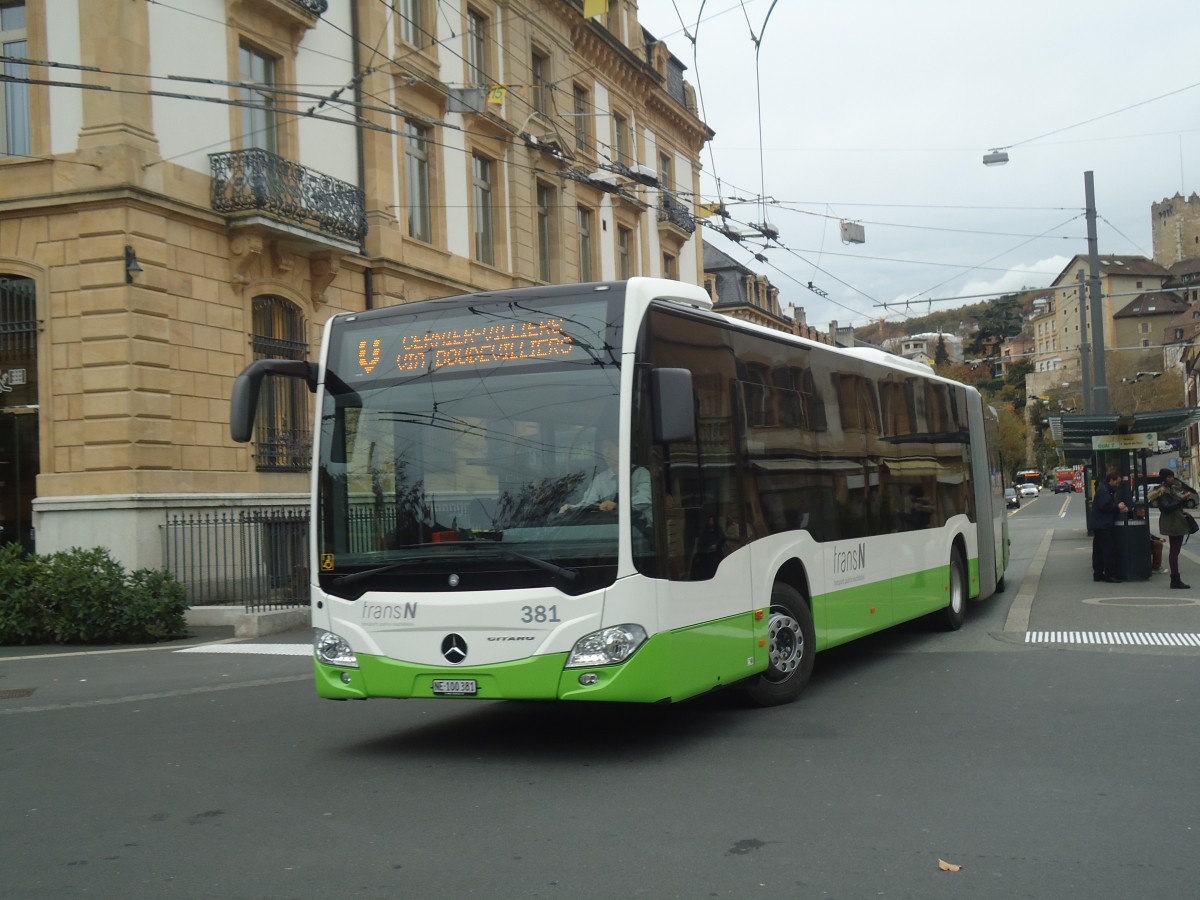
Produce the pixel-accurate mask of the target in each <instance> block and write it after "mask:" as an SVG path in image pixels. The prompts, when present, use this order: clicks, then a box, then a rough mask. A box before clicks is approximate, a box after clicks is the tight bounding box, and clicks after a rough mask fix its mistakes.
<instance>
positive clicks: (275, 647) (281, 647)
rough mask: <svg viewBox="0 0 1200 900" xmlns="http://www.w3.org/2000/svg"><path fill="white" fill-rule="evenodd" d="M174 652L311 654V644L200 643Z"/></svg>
mask: <svg viewBox="0 0 1200 900" xmlns="http://www.w3.org/2000/svg"><path fill="white" fill-rule="evenodd" d="M175 652H176V653H247V654H261V655H265V656H312V652H313V648H312V644H202V645H201V646H199V647H184V648H183V649H182V650H176V651H175Z"/></svg>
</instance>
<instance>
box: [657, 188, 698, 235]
mask: <svg viewBox="0 0 1200 900" xmlns="http://www.w3.org/2000/svg"><path fill="white" fill-rule="evenodd" d="M658 221H659V222H666V223H668V224H670V225H673V226H675V227H676V228H678V229H679V230H680V231H682V232H684V233H685V234H693V233H694V232H695V231H696V217H695V216H693V215H692V211H691V210H690V209H688V207H687V204H685V203H681V202H680V201H678V200H676V199H675V197H674V196H673V195H671V194H669V193H667V192H666V191H663V192H662V193H661V194H659V201H658Z"/></svg>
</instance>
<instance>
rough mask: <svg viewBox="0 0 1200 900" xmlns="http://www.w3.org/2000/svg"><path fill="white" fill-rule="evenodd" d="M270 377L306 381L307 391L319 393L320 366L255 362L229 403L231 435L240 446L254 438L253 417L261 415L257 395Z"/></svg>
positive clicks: (282, 361) (287, 361)
mask: <svg viewBox="0 0 1200 900" xmlns="http://www.w3.org/2000/svg"><path fill="white" fill-rule="evenodd" d="M268 375H283V376H286V377H288V378H303V379H304V380H305V381H306V382H307V383H308V389H309V390H310V391H312V392H314V393H315V392H316V390H317V366H316V364H315V363H310V362H305V361H304V360H302V359H260V360H258V361H257V362H252V363H250V365H248V366H246V368H245V369H244V370H243V371H242V374H241V375H239V376H238V377H237V379H236V380H235V381H234V382H233V396H232V397H231V398H230V400H229V434H230V436H231V437H232V438H233V439H234V440H235V441H237V442H238V443H239V444H244V443H246V442H247V441H249V440H250V438H252V437H254V417H255V415H256V414H257V413H258V393H259V390H260V389H261V388H262V381H263V379H264V378H266V377H267V376H268Z"/></svg>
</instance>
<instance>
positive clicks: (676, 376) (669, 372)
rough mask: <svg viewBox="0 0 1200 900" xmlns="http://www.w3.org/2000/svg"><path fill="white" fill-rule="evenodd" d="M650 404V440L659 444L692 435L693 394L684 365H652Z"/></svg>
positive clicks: (689, 376) (694, 413) (671, 442)
mask: <svg viewBox="0 0 1200 900" xmlns="http://www.w3.org/2000/svg"><path fill="white" fill-rule="evenodd" d="M650 394H651V401H652V403H653V405H654V440H655V442H656V443H659V444H674V443H676V442H679V441H691V440H695V437H696V395H695V394H694V393H693V391H692V373H691V372H689V371H688V370H687V369H654V370H653V371H652V372H651V373H650Z"/></svg>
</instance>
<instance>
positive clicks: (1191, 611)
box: [1004, 527, 1200, 647]
mask: <svg viewBox="0 0 1200 900" xmlns="http://www.w3.org/2000/svg"><path fill="white" fill-rule="evenodd" d="M1163 565H1164V566H1165V565H1166V554H1165V553H1164V555H1163ZM1179 571H1180V575H1181V576H1182V578H1183V580H1184V581H1185V582H1186V583H1188V584H1190V585H1192V588H1191V590H1172V589H1171V588H1170V587H1169V585H1170V582H1171V576H1170V575H1167V574H1162V575H1158V574H1152V575H1151V576H1150V578H1149V579H1148V580H1144V581H1141V580H1134V581H1126V582H1123V583H1121V584H1108V583H1106V582H1097V581H1094V580H1093V579H1092V539H1091V537H1089V536H1088V533H1087V531H1086V530H1085V529H1083V528H1078V527H1075V528H1071V527H1059V528H1054V529H1051V530H1049V531H1047V532H1046V535H1045V536H1044V537H1043V539H1042V542H1041V545H1040V546H1039V547H1038V549H1037V550H1036V551H1035V553H1034V557H1033V562H1032V563H1030V566H1029V571H1028V573H1027V574H1026V576H1025V578H1024V579H1023V580H1022V583H1021V587H1020V590H1019V591H1018V592H1017V596H1016V597H1015V598H1014V599H1013V604H1012V607H1011V608H1010V610H1009V614H1008V620H1007V622H1006V623H1005V628H1004V631H1005V633H1006V634H1009V635H1012V636H1017V635H1020V634H1024V635H1025V636H1026V637H1025V639H1026V640H1027V641H1029V642H1034V643H1096V644H1113V645H1120V644H1139V645H1141V644H1151V645H1155V644H1157V645H1161V646H1197V647H1200V543H1197V542H1194V541H1189V542H1188V543H1187V544H1185V545H1184V548H1183V552H1182V553H1180V555H1179ZM1148 636H1149V637H1148ZM1154 636H1158V637H1154Z"/></svg>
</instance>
